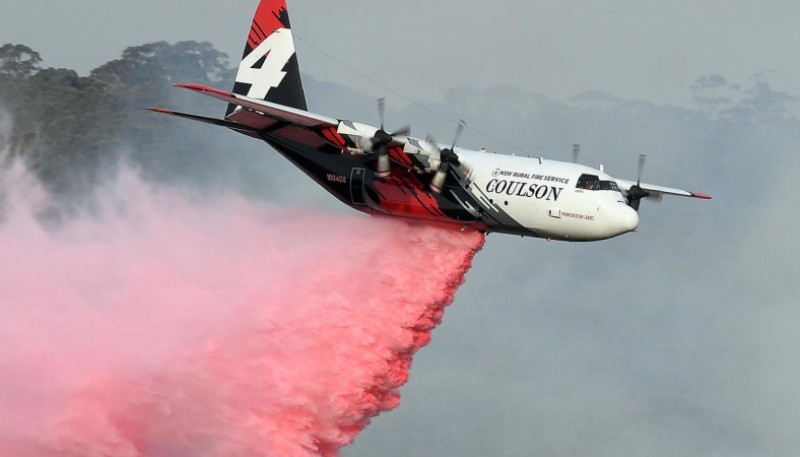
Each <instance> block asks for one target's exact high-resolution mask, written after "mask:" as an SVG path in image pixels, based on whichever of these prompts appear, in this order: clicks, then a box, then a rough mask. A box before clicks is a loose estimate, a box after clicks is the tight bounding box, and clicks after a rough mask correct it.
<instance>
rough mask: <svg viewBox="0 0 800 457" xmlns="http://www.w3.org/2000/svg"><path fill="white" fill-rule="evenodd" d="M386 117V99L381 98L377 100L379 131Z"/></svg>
mask: <svg viewBox="0 0 800 457" xmlns="http://www.w3.org/2000/svg"><path fill="white" fill-rule="evenodd" d="M385 115H386V99H385V98H383V97H381V98H379V99H378V116H379V117H380V120H381V130H383V121H384V117H385Z"/></svg>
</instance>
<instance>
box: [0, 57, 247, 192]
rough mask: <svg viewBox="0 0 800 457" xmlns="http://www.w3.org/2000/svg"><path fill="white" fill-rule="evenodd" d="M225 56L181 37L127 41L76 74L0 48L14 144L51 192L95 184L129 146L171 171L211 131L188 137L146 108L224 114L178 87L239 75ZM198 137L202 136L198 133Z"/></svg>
mask: <svg viewBox="0 0 800 457" xmlns="http://www.w3.org/2000/svg"><path fill="white" fill-rule="evenodd" d="M233 71H234V70H233V69H231V68H230V66H229V62H228V56H227V55H226V54H225V53H222V52H220V51H218V50H216V49H215V48H214V47H213V46H212V45H211V44H210V43H207V42H195V41H185V42H179V43H176V44H169V43H166V42H157V43H150V44H145V45H141V46H134V47H129V48H127V49H125V50H124V52H123V53H122V56H121V57H120V58H119V59H116V60H113V61H110V62H107V63H105V64H103V65H101V66H100V67H98V68H96V69H94V70H92V71H91V73H90V74H89V75H88V76H80V75H78V73H77V72H76V71H74V70H71V69H67V68H45V67H44V66H43V62H42V58H41V56H40V55H39V53H38V52H36V51H35V50H33V49H31V48H29V47H27V46H24V45H20V44H6V45H4V46H2V47H0V110H3V111H5V113H6V114H7V115H8V116H10V117H11V119H12V120H13V128H12V130H11V132H10V135H9V137H8V142H10V150H11V151H13V153H14V154H15V155H17V156H21V157H22V158H23V159H24V160H25V161H26V162H27V164H28V167H29V168H30V169H31V170H33V171H34V172H35V173H36V175H37V176H38V177H39V178H40V179H41V180H42V182H43V183H44V184H45V185H46V186H47V187H48V188H49V189H50V191H51V192H52V193H53V194H55V195H62V196H71V195H74V194H76V193H80V192H82V191H85V190H87V189H91V188H92V187H93V186H94V185H95V184H96V183H98V182H100V181H101V180H102V178H103V177H102V174H103V171H104V170H105V169H106V168H107V167H110V166H115V165H116V163H118V161H119V159H120V156H121V155H126V156H127V157H126V159H127V160H131V161H132V162H134V164H135V165H136V166H138V167H140V168H141V169H142V170H143V172H144V173H149V174H152V175H156V176H157V175H159V174H160V175H166V174H169V173H170V171H173V170H177V169H181V168H185V166H186V164H187V162H191V161H195V160H197V159H198V154H203V151H204V150H207V149H208V148H203V147H202V145H204V144H206V141H207V138H202V137H194V136H192V137H188V138H187V137H186V135H181V134H179V133H178V132H176V129H175V128H174V127H175V125H174V124H171V123H169V122H165V119H164V118H163V117H162V116H158V115H155V114H153V113H149V112H146V111H144V108H148V107H152V106H165V105H166V106H169V105H170V104H172V103H176V102H179V103H180V107H181V109H182V110H183V109H185V110H188V111H191V110H199V111H201V112H202V111H208V110H209V109H215V110H216V111H215V112H214V113H211V114H212V115H215V116H218V115H219V114H220V113H218V112H217V111H221V110H222V109H224V107H220V106H219V104H214V105H213V108H210V107H209V105H207V102H206V101H204V100H199V99H202V98H203V97H199V98H198V97H186V98H185V99H183V98H181V95H178V94H176V90H174V89H173V88H172V85H173V84H175V83H177V82H196V83H201V84H208V85H217V86H219V85H221V84H227V83H228V81H232V80H233ZM201 136H202V135H201Z"/></svg>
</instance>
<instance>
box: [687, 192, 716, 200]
mask: <svg viewBox="0 0 800 457" xmlns="http://www.w3.org/2000/svg"><path fill="white" fill-rule="evenodd" d="M691 194H692V197H695V198H702V199H703V200H711V195H708V194H703V193H700V192H691Z"/></svg>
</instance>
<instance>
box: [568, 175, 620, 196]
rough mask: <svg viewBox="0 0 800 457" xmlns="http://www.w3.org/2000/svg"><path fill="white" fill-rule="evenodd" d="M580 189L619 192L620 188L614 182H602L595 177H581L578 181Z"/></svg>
mask: <svg viewBox="0 0 800 457" xmlns="http://www.w3.org/2000/svg"><path fill="white" fill-rule="evenodd" d="M576 187H577V188H578V189H586V190H613V191H615V192H619V186H617V183H616V182H614V181H601V180H600V178H598V177H597V176H595V175H581V177H580V178H579V179H578V185H577V186H576Z"/></svg>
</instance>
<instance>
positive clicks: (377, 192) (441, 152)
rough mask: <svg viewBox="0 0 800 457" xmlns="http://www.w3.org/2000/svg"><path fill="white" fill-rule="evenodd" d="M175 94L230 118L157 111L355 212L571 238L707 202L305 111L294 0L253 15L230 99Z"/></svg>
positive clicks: (600, 236) (601, 234)
mask: <svg viewBox="0 0 800 457" xmlns="http://www.w3.org/2000/svg"><path fill="white" fill-rule="evenodd" d="M176 87H181V88H184V89H188V90H192V91H195V92H200V93H201V94H204V95H208V96H210V97H214V98H217V99H219V100H222V101H224V102H227V103H228V109H227V112H226V115H225V118H224V119H212V118H207V117H202V116H197V115H193V114H186V113H179V112H175V111H172V110H167V109H163V108H152V109H151V110H152V111H156V112H159V113H164V114H169V115H173V116H179V117H182V118H188V119H191V120H195V121H199V122H204V123H207V124H212V125H218V126H222V127H227V128H229V129H231V130H233V131H235V132H238V133H241V134H243V135H247V136H250V137H253V138H255V139H258V140H262V141H265V142H266V143H267V144H269V145H270V146H271V147H273V148H274V149H275V150H277V151H278V152H280V153H281V154H282V155H283V156H285V157H286V158H287V159H289V160H290V161H291V162H292V163H294V164H295V165H296V166H297V167H299V168H300V169H301V170H302V171H303V172H305V173H306V174H307V175H308V176H310V177H311V178H312V179H314V180H315V181H316V182H317V183H318V184H320V185H321V186H322V187H324V188H325V189H326V190H327V191H328V192H330V193H331V194H333V195H334V196H335V197H336V198H338V199H339V200H341V201H342V202H344V203H345V204H346V205H349V206H351V207H353V208H355V209H357V210H360V211H364V212H367V213H371V214H383V215H391V216H399V217H403V218H412V219H418V220H424V221H431V222H445V223H452V224H457V225H459V226H462V227H473V228H475V229H477V230H480V231H483V232H501V233H508V234H515V235H522V236H532V237H538V238H545V239H548V240H564V241H596V240H605V239H608V238H613V237H615V236H618V235H622V234H624V233H628V232H631V231H634V230H635V229H636V227H637V226H638V225H639V215H638V209H639V203H640V202H641V200H642V199H653V200H660V199H661V197H662V196H663V195H665V194H669V195H680V196H685V197H696V198H704V199H709V198H711V197H710V196H708V195H705V194H700V193H695V192H688V191H685V190H679V189H671V188H668V187H661V186H654V185H650V184H644V183H642V182H640V181H641V171H642V167H643V165H644V156H643V155H642V156H640V158H639V177H640V179H639V180H637V181H636V182H633V181H627V180H623V179H615V178H612V177H611V176H609V175H608V174H606V173H604V171H603V169H602V167H601V168H600V169H599V170H598V169H594V168H590V167H586V166H583V165H579V164H577V163H575V162H577V155H578V150H577V145H576V147H575V149H574V156H573V162H572V163H570V162H559V161H554V160H546V159H542V158H530V157H521V156H509V155H503V154H493V153H487V152H485V151H483V150H481V151H475V150H469V149H464V148H461V147H458V146H456V141H457V139H458V137H459V135H460V133H461V132H462V130H463V128H464V123H463V122H462V123H460V124H459V127H458V130H457V133H456V135H455V140H454V141H453V142H452V144H450V145H442V144H439V143H436V142H435V141H434V140H433V139H432V138H431V137H428V138H427V139H424V140H423V139H419V138H413V137H411V136H409V134H410V129H409V128H408V127H405V128H401V129H399V130H396V131H392V132H389V131H387V130H386V129H385V128H384V125H383V117H384V116H383V114H384V102H383V100H379V103H378V105H379V114H380V121H381V125H380V127H373V126H370V125H366V124H361V123H358V122H352V121H349V120H341V119H336V118H333V117H328V116H325V115H320V114H314V113H311V112H309V111H308V110H307V107H306V99H305V94H304V92H303V85H302V81H301V79H300V70H299V67H298V62H297V54H296V53H295V46H294V40H293V38H292V31H291V27H290V25H289V16H288V13H287V7H286V1H285V0H262V1H261V2H260V4H259V6H258V8H257V10H256V13H255V17H254V19H253V24H252V27H251V28H250V34H249V35H248V37H247V44H246V46H245V51H244V57H243V58H242V61H241V64H240V66H239V71H238V74H237V76H236V82H235V85H234V87H233V91H232V92H228V91H223V90H219V89H215V88H211V87H206V86H201V85H197V84H178V85H177V86H176Z"/></svg>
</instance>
